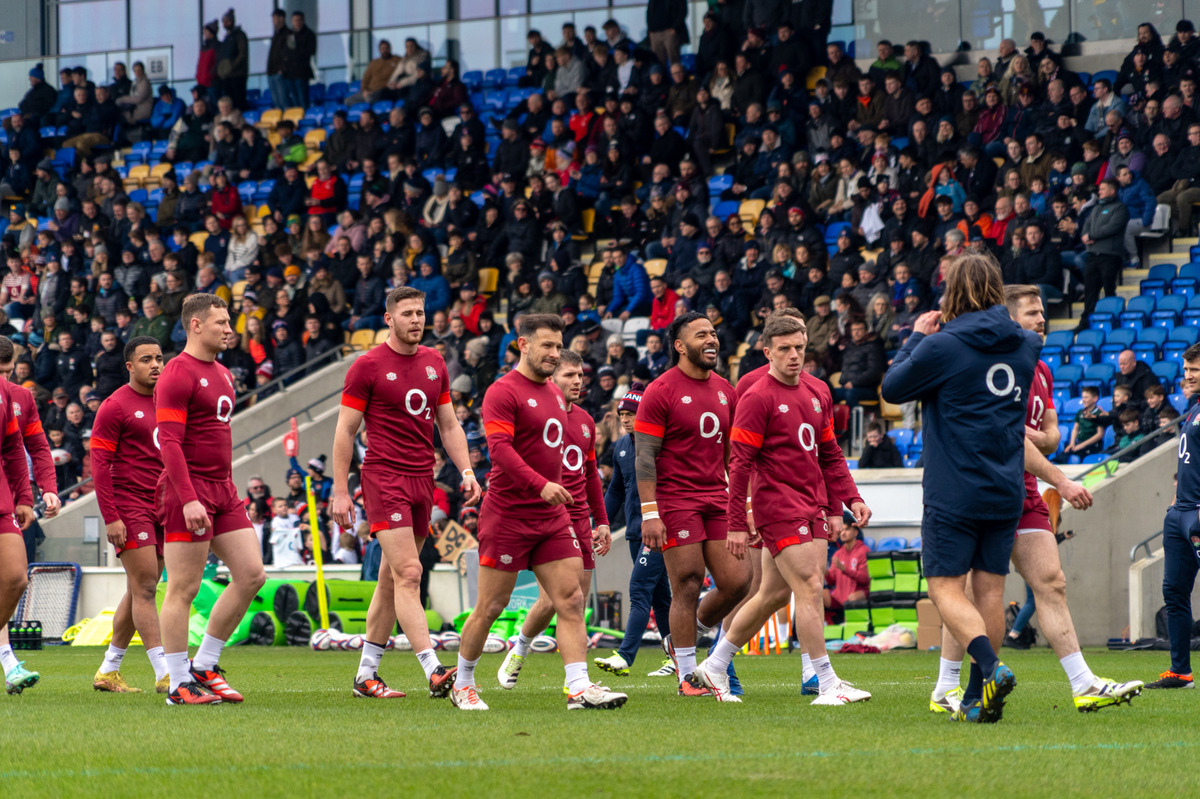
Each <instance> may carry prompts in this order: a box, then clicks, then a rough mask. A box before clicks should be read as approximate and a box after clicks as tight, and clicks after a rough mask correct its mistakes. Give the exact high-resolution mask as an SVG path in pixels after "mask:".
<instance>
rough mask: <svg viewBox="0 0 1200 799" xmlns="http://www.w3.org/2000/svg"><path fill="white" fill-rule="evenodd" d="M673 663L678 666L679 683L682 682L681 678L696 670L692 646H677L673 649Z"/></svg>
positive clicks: (694, 651)
mask: <svg viewBox="0 0 1200 799" xmlns="http://www.w3.org/2000/svg"><path fill="white" fill-rule="evenodd" d="M675 662H676V663H677V664H679V674H677V675H676V676H677V677H679V682H680V683H682V682H683V678H684V677H686V676H688V675H689V674H691V673H693V672H694V671H695V670H696V647H694V646H677V647H675Z"/></svg>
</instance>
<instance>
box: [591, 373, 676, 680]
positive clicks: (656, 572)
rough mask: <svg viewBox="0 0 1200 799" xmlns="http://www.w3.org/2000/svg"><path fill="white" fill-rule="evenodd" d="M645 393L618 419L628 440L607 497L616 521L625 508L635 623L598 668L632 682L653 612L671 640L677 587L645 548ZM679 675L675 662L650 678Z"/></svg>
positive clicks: (629, 396) (635, 390)
mask: <svg viewBox="0 0 1200 799" xmlns="http://www.w3.org/2000/svg"><path fill="white" fill-rule="evenodd" d="M644 391H645V385H644V384H642V383H637V382H635V383H633V384H631V385H630V387H629V390H628V391H627V392H625V396H623V397H622V398H621V401H620V402H619V403H617V418H618V419H619V420H620V424H621V429H622V430H623V431H624V432H625V435H624V436H622V437H621V438H619V439H617V441H616V442H615V443H614V444H613V445H612V453H613V476H612V480H611V481H610V482H609V484H608V491H607V492H606V493H605V495H604V506H605V508H606V509H607V510H608V513H609V515H610V516H612V515H615V514H616V513H617V511H618V510H619V509H621V508H624V511H625V540H626V541H628V542H629V555H630V557H631V558H632V560H633V572H632V573H631V574H630V576H629V619H628V620H627V621H626V624H625V636H624V638H622V639H621V645H620V647H619V648H618V649H617V650H616V651H614V652H613V653H612V654H611V655H609V656H608V657H598V658H596V659H595V660H594V661H593V662H594V663H595V664H596V665H597V666H599V667H600V668H601V669H603V670H604V671H607V672H610V673H612V674H616V675H617V676H621V677H624V676H628V674H629V670H630V667H631V666H632V665H633V662H634V660H635V659H636V658H637V653H638V649H639V648H640V647H641V644H642V636H643V634H644V633H645V632H646V627H647V625H648V624H649V622H650V611H651V610H653V611H654V618H655V620H656V621H657V623H658V632H659V634H660V635H662V636H663V638H664V639H666V637H667V636H669V635H670V634H671V628H670V620H671V584H670V581H669V580H668V578H667V569H666V566H665V564H664V563H663V555H662V552H655V551H653V550H650V549H647V548H646V547H644V546H642V507H641V501H640V499H639V497H638V484H637V468H636V461H635V456H634V449H635V438H634V430H633V426H634V422H635V420H636V417H637V409H638V406H639V405H640V404H641V401H642V393H643V392H644ZM664 623H665V625H664ZM674 674H675V669H674V666H673V665H672V663H671V661H670V660H668V661H667V662H666V663H665V664H664V665H663V666H662V667H661V668H658V669H655V670H654V671H652V672H650V676H652V677H671V676H673V675H674Z"/></svg>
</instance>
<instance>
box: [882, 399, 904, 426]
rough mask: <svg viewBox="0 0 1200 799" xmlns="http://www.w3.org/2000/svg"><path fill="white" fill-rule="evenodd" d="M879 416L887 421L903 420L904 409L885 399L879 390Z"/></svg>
mask: <svg viewBox="0 0 1200 799" xmlns="http://www.w3.org/2000/svg"><path fill="white" fill-rule="evenodd" d="M879 417H880V418H881V419H885V420H887V421H889V422H903V421H904V411H903V410H901V408H900V406H899V405H896V404H894V403H891V402H888V401H887V400H885V399H884V398H883V394H882V392H881V393H880V395H879Z"/></svg>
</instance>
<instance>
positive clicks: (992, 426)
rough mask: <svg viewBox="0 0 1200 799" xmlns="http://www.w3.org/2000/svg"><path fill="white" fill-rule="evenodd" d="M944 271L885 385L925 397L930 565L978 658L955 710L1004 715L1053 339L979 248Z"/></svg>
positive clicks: (906, 395)
mask: <svg viewBox="0 0 1200 799" xmlns="http://www.w3.org/2000/svg"><path fill="white" fill-rule="evenodd" d="M943 275H944V285H945V293H944V295H943V297H942V306H941V311H940V312H938V311H930V312H929V313H926V314H922V315H921V316H920V317H918V319H917V321H916V323H915V324H914V325H913V334H912V335H911V336H909V338H908V340H907V341H906V342H905V343H904V346H903V347H901V348H900V351H899V352H898V353H897V354H896V357H895V359H894V360H893V362H892V367H891V368H890V369H889V370H888V371H887V373H886V374H885V375H884V377H883V386H882V389H883V398H884V399H886V400H887V401H888V402H894V403H897V404H899V403H904V402H913V401H915V400H921V401H922V404H923V420H924V424H923V429H924V439H925V449H924V466H925V474H924V480H923V489H924V504H925V511H924V516H923V518H922V522H921V546H922V552H921V556H922V565H923V570H924V574H925V575H926V577H927V579H928V580H929V596H930V598H931V599H932V600H933V602H934V604H935V605H937V608H938V611H939V612H940V613H941V615H942V620H943V622H944V623H945V625H946V627H947V628H948V629H949V630H950V632H951V633H952V634H953V635H954V637H955V638H956V639H957V640H958V641H959V642H960V643H962V644H963V645H964V646H965V647H966V649H967V652H968V653H970V655H971V677H970V681H969V683H968V685H967V689H966V691H965V692H964V695H963V700H962V705H961V707H960V708H959V710H958V712H956V713H954V714H952V715H951V718H952V719H953V720H955V721H978V722H985V723H989V722H996V721H999V720H1000V717H1001V714H1002V712H1003V709H1004V698H1005V697H1006V696H1007V695H1008V694H1009V693H1010V692H1011V691H1012V689H1013V688H1014V687H1015V686H1016V678H1015V677H1014V676H1013V673H1012V670H1011V669H1009V668H1008V666H1006V665H1004V664H1003V663H1001V662H1000V659H999V658H998V657H997V655H996V650H998V649H999V648H1000V643H1001V637H1002V636H1003V635H1004V600H1003V594H1004V576H1005V575H1006V574H1007V573H1008V563H1009V557H1010V555H1011V554H1012V548H1013V541H1014V537H1015V534H1016V528H1017V521H1018V519H1019V518H1020V516H1021V509H1022V506H1023V504H1024V499H1025V483H1024V471H1025V443H1024V436H1025V409H1026V404H1027V402H1028V396H1027V395H1028V393H1029V386H1030V384H1031V382H1032V381H1033V373H1034V369H1035V368H1036V367H1037V361H1038V355H1039V353H1040V352H1041V349H1042V343H1041V340H1040V338H1039V337H1038V335H1037V334H1036V333H1033V332H1030V331H1026V330H1023V329H1022V328H1021V326H1020V325H1018V324H1017V323H1016V322H1014V321H1013V320H1012V318H1011V317H1010V316H1009V314H1008V310H1007V308H1006V307H1005V305H1004V286H1003V280H1002V278H1001V274H1000V267H999V265H998V264H997V263H996V260H995V259H994V258H993V257H992V256H991V255H987V254H980V253H967V254H966V255H963V256H961V257H959V258H958V259H957V260H955V261H953V262H952V263H951V264H950V265H949V266H948V267H947V268H946V269H945V271H944V272H943ZM939 317H940V319H939ZM939 322H944V323H945V324H944V326H943V327H942V328H941V330H940V331H939ZM968 574H970V576H971V588H972V592H973V594H974V604H972V601H971V600H969V599H967V596H966V593H965V588H966V581H967V575H968ZM989 639H990V640H989Z"/></svg>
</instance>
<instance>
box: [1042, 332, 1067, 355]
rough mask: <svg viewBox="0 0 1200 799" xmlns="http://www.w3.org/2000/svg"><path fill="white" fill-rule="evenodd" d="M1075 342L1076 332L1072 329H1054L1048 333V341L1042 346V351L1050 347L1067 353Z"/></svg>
mask: <svg viewBox="0 0 1200 799" xmlns="http://www.w3.org/2000/svg"><path fill="white" fill-rule="evenodd" d="M1074 343H1075V334H1074V333H1072V332H1071V331H1070V330H1054V331H1052V332H1050V333H1047V334H1046V343H1045V344H1044V345H1043V346H1042V352H1045V351H1046V350H1047V349H1050V350H1057V351H1058V352H1064V353H1065V352H1066V351H1067V350H1068V349H1070V347H1071V345H1072V344H1074Z"/></svg>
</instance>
